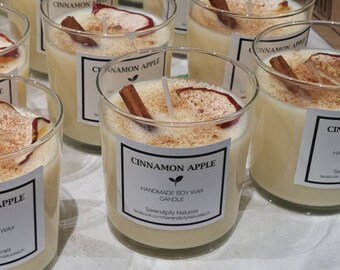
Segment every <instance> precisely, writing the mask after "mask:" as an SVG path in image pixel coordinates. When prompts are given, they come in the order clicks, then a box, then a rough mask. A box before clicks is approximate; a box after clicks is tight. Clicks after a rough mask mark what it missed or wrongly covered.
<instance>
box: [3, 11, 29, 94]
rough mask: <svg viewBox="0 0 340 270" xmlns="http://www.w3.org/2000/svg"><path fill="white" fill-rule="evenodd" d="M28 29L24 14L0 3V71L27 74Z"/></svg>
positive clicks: (20, 74)
mask: <svg viewBox="0 0 340 270" xmlns="http://www.w3.org/2000/svg"><path fill="white" fill-rule="evenodd" d="M30 29H31V28H30V23H29V21H28V19H27V17H26V16H25V15H24V14H22V13H21V12H20V11H18V10H16V9H14V8H11V7H9V6H6V5H4V4H0V34H1V35H0V41H1V46H0V47H1V48H0V73H3V74H15V75H19V76H22V77H26V78H27V77H28V76H29V68H30V54H29V40H30ZM0 95H1V93H0Z"/></svg>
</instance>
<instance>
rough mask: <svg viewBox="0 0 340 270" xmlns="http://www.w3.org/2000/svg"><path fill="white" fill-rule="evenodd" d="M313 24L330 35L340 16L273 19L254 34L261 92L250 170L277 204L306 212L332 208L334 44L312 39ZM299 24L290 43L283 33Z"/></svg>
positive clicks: (336, 98) (339, 61) (335, 191)
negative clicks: (326, 19)
mask: <svg viewBox="0 0 340 270" xmlns="http://www.w3.org/2000/svg"><path fill="white" fill-rule="evenodd" d="M313 29H318V30H319V31H321V32H324V33H326V32H327V33H330V37H333V38H334V40H336V39H338V34H337V32H338V31H339V30H340V24H339V23H338V22H324V21H300V22H292V23H286V24H279V25H277V26H273V27H271V28H269V29H267V30H265V31H263V32H262V33H260V34H259V35H258V36H257V37H256V38H255V40H254V44H253V47H252V52H253V56H254V59H255V63H256V69H255V72H256V75H257V77H258V80H259V83H260V95H259V99H258V106H257V108H256V114H255V115H256V118H257V127H256V129H255V130H254V134H253V140H252V149H251V151H250V153H251V158H250V161H251V162H250V174H251V179H252V181H253V183H254V185H255V186H256V188H257V190H258V191H259V192H260V193H261V194H263V195H264V197H265V198H267V199H269V200H270V201H272V202H275V203H277V204H279V205H280V206H283V207H287V208H289V209H293V210H297V211H301V212H304V213H329V212H338V211H339V210H340V170H339V164H340V151H339V146H340V136H339V134H340V132H339V131H340V128H339V127H340V86H339V85H340V70H339V67H340V47H339V46H337V45H339V43H338V44H337V45H336V43H335V44H334V47H332V46H330V45H329V44H328V43H327V42H325V41H323V40H322V39H321V38H320V37H319V39H317V38H318V36H317V35H316V33H315V32H314V30H313ZM297 30H299V31H300V32H301V31H303V32H305V33H306V34H307V35H306V36H305V37H304V38H303V39H298V37H299V36H298V35H296V37H297V40H295V42H293V43H292V42H287V40H286V39H285V35H282V34H283V33H287V32H294V31H297ZM316 40H318V42H316ZM269 41H270V42H269ZM268 44H270V46H271V47H268ZM270 48H271V49H270Z"/></svg>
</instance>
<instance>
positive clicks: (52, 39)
mask: <svg viewBox="0 0 340 270" xmlns="http://www.w3.org/2000/svg"><path fill="white" fill-rule="evenodd" d="M158 1H162V0H158ZM158 1H155V0H145V1H143V2H144V3H146V2H153V3H156V2H158ZM53 2H54V1H53V0H44V1H43V2H42V6H41V7H42V18H43V25H44V31H45V40H46V54H47V62H48V69H49V80H50V83H51V86H52V87H53V89H54V90H55V91H56V92H57V93H58V95H59V96H60V98H61V100H62V101H63V104H64V106H65V123H64V135H65V137H66V139H67V140H66V141H71V142H72V143H73V144H74V145H76V146H80V147H81V148H83V149H87V150H94V151H98V150H100V145H101V141H100V132H99V126H98V104H97V96H96V90H95V89H96V86H95V80H96V76H97V74H98V73H99V71H100V69H101V67H102V66H103V65H104V64H105V62H108V61H109V60H111V59H112V58H114V57H117V56H119V55H122V54H125V53H128V52H131V51H135V50H138V49H142V48H149V47H158V46H166V45H168V44H169V43H171V42H172V39H173V29H174V17H175V16H174V15H175V12H176V4H175V2H174V0H168V1H167V5H168V7H169V9H168V10H167V11H166V12H165V11H162V12H161V13H154V11H153V9H147V6H148V5H146V4H145V5H144V4H143V5H142V6H140V5H137V6H136V5H135V4H134V3H132V2H126V5H125V4H121V5H118V4H116V3H113V4H112V5H111V4H110V5H108V4H106V3H105V5H104V4H102V3H100V4H99V3H95V4H94V5H93V6H92V4H88V1H78V2H79V3H80V4H77V5H71V6H70V7H71V9H64V10H61V9H57V10H56V9H55V8H54V5H53ZM81 3H83V4H81ZM130 4H131V6H129V5H130ZM77 7H78V8H77ZM72 18H73V19H72ZM75 25H77V27H78V28H77V27H75ZM79 27H80V28H79Z"/></svg>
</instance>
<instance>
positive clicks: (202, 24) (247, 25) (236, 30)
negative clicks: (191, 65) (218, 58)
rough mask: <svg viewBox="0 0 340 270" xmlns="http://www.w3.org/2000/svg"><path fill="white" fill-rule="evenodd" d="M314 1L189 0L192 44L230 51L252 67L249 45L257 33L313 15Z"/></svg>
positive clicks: (224, 51)
mask: <svg viewBox="0 0 340 270" xmlns="http://www.w3.org/2000/svg"><path fill="white" fill-rule="evenodd" d="M216 2H217V4H216ZM223 2H224V4H223V5H221V3H223ZM314 2H315V1H314V0H302V1H281V0H267V1H262V0H251V1H249V0H248V1H240V0H227V1H224V0H222V1H215V0H214V1H209V0H190V6H189V17H188V43H189V46H190V47H196V48H202V49H206V50H209V51H215V52H218V53H221V54H224V55H227V56H229V57H231V58H233V59H236V60H237V61H240V62H241V63H243V64H245V65H246V66H248V67H251V63H252V62H251V54H250V48H251V45H252V41H253V39H254V37H255V36H256V35H257V34H258V33H260V32H261V31H263V30H265V29H266V28H268V27H270V26H272V25H275V24H279V23H284V22H290V21H296V20H308V19H310V18H311V16H312V13H313V6H314ZM213 3H214V4H213ZM226 3H227V4H226ZM228 9H229V10H228ZM197 61H200V59H197Z"/></svg>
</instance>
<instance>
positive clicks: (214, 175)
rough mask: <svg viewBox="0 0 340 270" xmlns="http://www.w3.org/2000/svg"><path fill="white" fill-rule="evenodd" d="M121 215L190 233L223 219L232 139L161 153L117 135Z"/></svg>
mask: <svg viewBox="0 0 340 270" xmlns="http://www.w3.org/2000/svg"><path fill="white" fill-rule="evenodd" d="M116 140H117V141H116V143H117V147H116V149H117V153H116V155H117V156H116V157H117V186H118V190H119V191H120V192H121V194H119V195H121V196H118V197H117V198H118V201H117V204H118V209H119V211H120V212H121V214H122V215H124V216H125V217H126V218H128V219H131V220H132V221H134V222H136V223H139V224H142V225H144V226H147V227H151V228H157V229H162V230H186V229H192V228H198V227H203V226H206V225H208V224H211V223H214V222H216V221H218V220H220V219H222V218H223V215H224V201H225V194H226V187H227V175H228V163H229V162H228V161H229V152H230V139H228V140H225V141H222V142H219V143H216V144H212V145H208V146H201V147H194V148H184V149H183V148H161V147H155V146H150V145H144V144H140V143H136V142H133V141H130V140H128V139H126V138H124V137H122V136H120V135H116Z"/></svg>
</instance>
